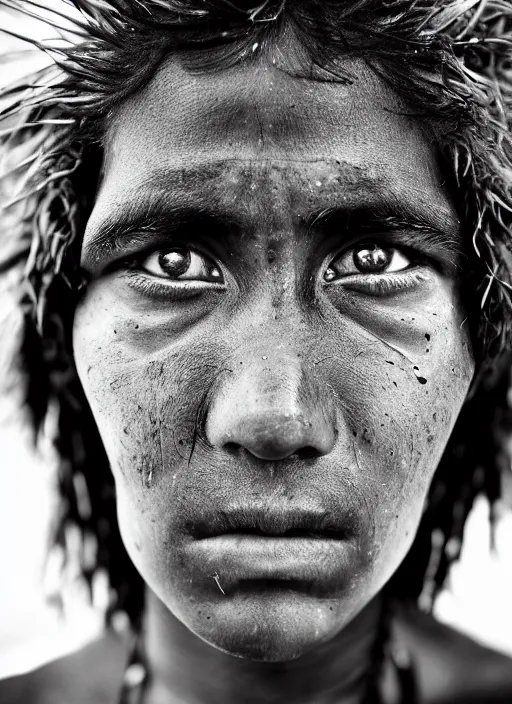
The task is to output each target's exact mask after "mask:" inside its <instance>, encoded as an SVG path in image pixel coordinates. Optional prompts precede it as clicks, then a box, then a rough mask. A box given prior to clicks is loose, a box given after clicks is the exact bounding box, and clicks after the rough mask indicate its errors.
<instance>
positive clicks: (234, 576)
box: [186, 534, 351, 590]
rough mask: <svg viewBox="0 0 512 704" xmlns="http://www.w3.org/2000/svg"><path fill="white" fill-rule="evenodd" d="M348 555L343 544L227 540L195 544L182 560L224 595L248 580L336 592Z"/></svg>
mask: <svg viewBox="0 0 512 704" xmlns="http://www.w3.org/2000/svg"><path fill="white" fill-rule="evenodd" d="M350 552H351V546H350V545H349V543H347V541H345V540H333V539H328V538H323V537H308V536H305V537H301V536H298V537H288V538H281V537H272V536H269V537H266V536H255V535H242V534H230V535H220V536H216V537H213V538H205V539H203V540H195V541H194V542H193V543H191V544H189V545H188V547H187V549H186V559H187V561H188V562H189V566H190V567H192V570H193V571H194V572H196V570H199V571H201V572H203V574H204V571H205V570H206V571H207V573H208V576H209V577H212V576H213V577H216V578H217V579H218V580H219V581H220V582H221V584H223V585H224V587H223V588H224V590H226V589H230V588H232V587H235V586H236V584H237V583H240V582H244V581H248V580H251V581H257V580H266V581H272V580H279V581H280V582H282V581H290V582H292V581H293V582H299V583H309V584H311V583H313V582H318V583H321V584H322V586H323V587H324V588H326V587H329V585H331V586H337V587H338V588H339V586H340V582H341V581H343V582H344V581H345V579H343V577H344V575H345V578H346V575H347V567H348V558H349V553H350ZM196 573H197V572H196ZM210 584H211V581H210Z"/></svg>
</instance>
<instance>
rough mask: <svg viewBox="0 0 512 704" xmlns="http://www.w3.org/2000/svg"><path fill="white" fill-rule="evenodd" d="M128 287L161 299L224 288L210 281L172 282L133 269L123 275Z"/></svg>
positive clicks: (188, 295) (177, 297)
mask: <svg viewBox="0 0 512 704" xmlns="http://www.w3.org/2000/svg"><path fill="white" fill-rule="evenodd" d="M123 278H125V279H126V281H127V283H128V285H129V286H130V287H131V288H133V289H135V290H137V291H140V292H142V293H145V294H148V295H153V296H155V297H161V298H167V299H168V298H173V295H174V296H175V297H176V299H180V298H184V299H186V298H193V297H194V296H197V295H199V294H201V293H204V292H206V291H223V290H225V288H226V286H225V284H223V283H217V282H210V281H191V280H184V281H172V280H169V279H164V278H159V277H157V276H152V275H151V274H145V273H143V272H140V271H137V270H135V269H129V270H127V271H125V272H124V273H123Z"/></svg>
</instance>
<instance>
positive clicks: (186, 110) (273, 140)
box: [93, 57, 455, 219]
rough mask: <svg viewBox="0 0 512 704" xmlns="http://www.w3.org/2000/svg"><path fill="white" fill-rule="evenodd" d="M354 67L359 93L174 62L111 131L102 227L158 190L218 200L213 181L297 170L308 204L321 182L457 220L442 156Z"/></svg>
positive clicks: (360, 66) (372, 79) (272, 72)
mask: <svg viewBox="0 0 512 704" xmlns="http://www.w3.org/2000/svg"><path fill="white" fill-rule="evenodd" d="M347 65H348V68H349V69H350V71H351V72H352V73H353V74H354V73H357V76H358V80H357V82H356V84H354V85H352V86H349V85H342V84H334V83H322V82H314V81H310V80H305V79H303V78H294V77H293V76H291V75H289V74H287V73H284V72H282V71H279V70H278V69H276V68H275V67H273V66H272V65H258V64H250V65H238V66H236V67H233V68H230V69H226V70H224V71H216V72H210V73H201V74H197V73H191V72H188V71H186V70H185V69H184V68H183V67H182V66H181V65H180V62H179V60H178V59H177V58H176V57H171V58H170V59H168V60H167V61H166V62H165V63H164V64H163V66H162V67H161V68H160V70H159V71H158V72H157V73H156V75H155V76H154V78H153V80H152V81H151V82H150V83H149V84H148V85H147V86H146V87H145V88H144V89H142V90H141V91H140V92H139V93H138V94H136V95H135V96H133V97H132V98H131V99H129V100H128V101H126V103H125V104H123V105H122V106H120V108H119V109H118V111H117V112H116V114H115V116H114V117H113V119H112V124H111V125H110V127H109V130H108V139H107V150H106V159H105V164H104V178H103V181H102V184H101V188H100V191H99V194H98V199H97V203H96V206H97V207H96V208H95V210H96V215H97V216H98V217H99V216H100V212H101V211H102V212H103V213H105V212H107V213H108V210H109V209H111V208H112V207H116V206H117V207H120V208H122V207H123V204H124V203H127V202H129V201H130V200H131V199H137V195H138V194H143V193H144V192H148V191H151V190H155V191H158V190H160V191H167V192H168V193H169V194H170V195H171V196H172V194H173V193H175V192H178V191H179V192H181V193H183V191H184V187H185V186H187V187H188V186H189V185H190V186H191V187H192V188H191V194H192V192H193V190H194V189H196V190H199V188H202V190H203V192H204V193H203V195H204V194H206V195H208V194H210V196H211V197H214V194H213V189H212V188H210V187H211V186H213V185H214V182H215V181H216V183H217V186H218V187H222V180H223V179H228V180H229V179H233V178H237V179H242V178H246V176H247V175H249V176H251V175H252V176H253V177H254V178H255V179H256V181H257V180H258V178H260V177H261V175H262V173H263V171H264V170H265V169H267V168H270V169H281V170H285V169H286V168H288V167H289V168H288V175H287V177H286V178H287V182H288V186H289V187H290V188H292V189H295V190H296V186H297V184H298V183H299V181H300V182H301V183H302V184H303V185H304V184H306V180H307V179H308V178H309V179H311V180H312V184H313V186H311V187H310V185H306V189H307V192H308V193H309V192H310V190H311V188H313V191H314V190H315V188H314V184H315V182H321V183H322V187H323V188H325V187H326V183H324V179H325V180H326V181H327V182H328V183H329V185H330V186H332V188H337V189H338V190H339V193H340V194H345V195H346V194H348V195H349V197H351V192H352V193H354V194H355V193H356V191H357V189H358V188H360V189H361V192H362V193H363V191H368V190H371V189H372V188H375V189H376V190H377V191H381V190H383V189H386V190H387V191H388V195H389V196H390V197H391V198H394V199H396V200H397V201H400V200H407V199H408V200H412V201H416V202H422V203H423V204H424V205H425V204H428V207H429V209H431V210H433V211H435V210H437V211H438V212H439V213H440V214H441V215H440V217H445V213H446V215H447V216H448V217H450V214H451V216H452V219H453V218H454V217H455V214H454V210H453V207H452V206H451V204H450V202H449V198H448V194H447V192H446V190H445V186H444V184H443V179H442V174H441V172H440V168H439V164H438V160H437V153H436V151H435V148H434V146H433V145H432V144H431V143H430V142H429V140H428V139H427V138H426V137H425V134H424V133H423V131H422V129H421V127H420V126H419V124H418V123H416V122H415V121H413V120H412V119H411V118H409V117H407V116H405V115H403V114H400V112H403V111H404V105H403V104H401V102H400V101H399V99H398V97H396V96H395V94H394V93H393V92H392V91H391V89H390V88H389V87H388V86H386V85H385V84H383V83H382V81H381V80H380V79H378V78H377V77H376V76H375V75H374V74H373V73H372V72H371V71H370V69H368V68H367V67H366V66H365V64H364V63H363V62H361V61H351V62H348V61H347ZM293 171H294V172H295V173H293V174H292V172H293ZM201 172H202V173H203V174H204V176H203V177H202V176H201ZM244 172H245V176H244ZM292 176H293V178H292ZM317 177H320V178H317ZM225 182H226V183H228V181H225ZM249 185H251V184H249ZM288 186H287V187H288ZM252 187H254V184H253V186H252ZM255 193H256V191H255ZM319 197H320V194H319ZM321 199H322V198H321V197H320V200H321ZM98 211H100V212H98ZM94 216H95V214H94V213H93V219H95V217H94Z"/></svg>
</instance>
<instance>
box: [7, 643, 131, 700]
mask: <svg viewBox="0 0 512 704" xmlns="http://www.w3.org/2000/svg"><path fill="white" fill-rule="evenodd" d="M125 657H126V639H125V638H122V637H120V636H117V635H115V634H113V633H109V634H105V636H104V637H102V638H101V639H98V640H96V641H94V642H92V643H90V644H89V645H87V646H86V647H85V648H82V649H81V650H79V651H77V652H76V653H72V654H71V655H68V656H66V657H63V658H60V659H58V660H55V661H53V662H50V663H48V664H47V665H44V666H42V667H39V668H37V669H36V670H33V671H32V672H28V673H26V674H23V675H19V676H17V677H10V678H8V679H4V680H2V681H0V702H1V703H2V704H69V703H70V702H73V704H92V703H93V702H94V704H114V703H115V702H116V698H117V690H118V688H119V682H121V679H122V674H123V669H124V664H125Z"/></svg>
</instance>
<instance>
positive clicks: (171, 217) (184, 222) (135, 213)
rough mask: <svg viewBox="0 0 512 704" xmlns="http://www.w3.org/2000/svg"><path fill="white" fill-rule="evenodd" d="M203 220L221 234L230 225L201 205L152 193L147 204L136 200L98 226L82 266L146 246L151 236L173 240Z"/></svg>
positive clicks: (86, 247)
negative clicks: (133, 248)
mask: <svg viewBox="0 0 512 704" xmlns="http://www.w3.org/2000/svg"><path fill="white" fill-rule="evenodd" d="M201 223H204V224H208V226H209V228H210V230H212V229H213V230H215V231H216V232H217V233H219V234H220V230H222V229H226V228H227V227H228V222H227V219H226V218H224V217H221V216H219V215H218V214H214V213H212V212H211V211H210V210H208V209H207V208H206V207H203V206H201V205H200V204H198V205H194V206H192V205H189V204H186V203H177V202H173V201H171V199H170V198H169V197H168V195H167V194H162V193H161V192H160V193H158V192H152V193H151V194H150V196H149V197H148V198H147V200H145V202H144V203H141V201H140V200H136V199H133V200H132V201H130V202H129V203H127V204H126V206H124V207H123V210H122V212H121V213H114V214H113V215H111V216H110V217H107V218H106V219H105V220H103V221H102V223H101V225H100V226H99V227H98V228H94V230H93V231H92V233H91V234H90V235H88V236H87V237H86V241H85V243H84V247H83V252H82V265H83V266H84V267H85V268H88V267H89V266H94V264H95V263H96V262H101V261H104V260H105V259H108V258H111V257H113V256H114V255H116V254H117V253H122V252H125V251H126V249H127V248H129V247H130V246H132V247H133V246H141V245H144V244H145V243H147V241H148V235H154V236H156V237H157V238H159V237H161V238H162V239H164V238H167V239H169V240H172V236H173V234H176V233H177V232H180V233H181V232H183V230H184V229H187V230H189V231H190V230H191V229H192V228H193V227H194V226H196V227H197V226H198V225H199V224H201Z"/></svg>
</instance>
